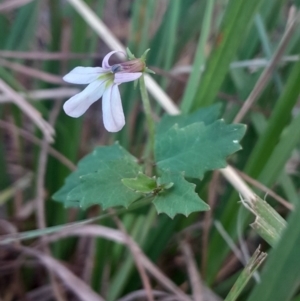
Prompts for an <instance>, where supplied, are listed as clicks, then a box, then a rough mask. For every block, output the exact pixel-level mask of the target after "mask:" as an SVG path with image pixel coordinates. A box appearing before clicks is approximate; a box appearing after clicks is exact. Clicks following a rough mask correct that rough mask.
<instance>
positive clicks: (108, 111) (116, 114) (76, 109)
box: [63, 51, 142, 132]
mask: <svg viewBox="0 0 300 301" xmlns="http://www.w3.org/2000/svg"><path fill="white" fill-rule="evenodd" d="M116 52H121V51H111V52H110V53H108V54H107V55H106V56H105V57H104V59H103V62H102V68H101V67H76V68H74V69H73V70H72V71H71V72H70V73H68V74H67V75H65V76H64V77H63V79H64V81H66V82H68V83H72V84H88V86H87V87H86V88H85V89H84V90H83V91H82V92H80V93H78V94H76V95H74V96H73V97H71V98H70V99H69V100H67V101H66V102H65V104H64V106H63V108H64V111H65V113H66V114H67V115H69V116H71V117H75V118H76V117H79V116H81V115H82V114H84V113H85V111H86V110H87V109H88V108H89V107H90V106H91V105H92V104H93V103H94V102H95V101H97V100H98V99H99V98H100V97H102V112H103V122H104V126H105V128H106V129H107V130H108V131H109V132H118V131H120V130H121V129H122V128H123V126H124V125H125V117H124V112H123V107H122V102H121V97H120V92H119V88H118V85H120V84H122V83H126V82H130V81H134V80H136V79H138V78H139V77H140V76H141V75H142V72H135V70H137V69H136V68H135V69H133V68H130V67H128V66H131V65H132V62H131V61H129V62H125V63H120V64H117V65H113V66H110V65H109V58H110V57H111V56H112V55H113V54H114V53H116ZM122 53H123V52H122ZM129 63H130V64H129ZM126 64H127V65H126ZM126 66H127V67H126ZM140 71H142V69H140Z"/></svg>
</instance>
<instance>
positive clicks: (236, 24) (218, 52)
mask: <svg viewBox="0 0 300 301" xmlns="http://www.w3.org/2000/svg"><path fill="white" fill-rule="evenodd" d="M261 2H262V0H253V1H240V0H231V1H229V4H228V7H227V10H226V13H225V16H224V18H223V22H222V24H221V27H220V32H219V35H218V38H217V39H216V43H215V48H214V50H213V52H212V54H211V56H210V58H209V60H208V63H207V66H206V71H205V72H204V74H203V78H202V81H201V83H200V85H199V87H198V90H197V93H196V97H195V100H194V103H193V106H192V109H193V110H195V109H197V108H198V107H201V106H207V105H209V104H212V103H213V102H214V100H215V97H216V95H217V93H218V91H219V89H220V87H221V85H222V83H223V81H224V78H225V76H226V74H227V72H228V68H229V64H230V63H231V61H232V60H233V59H234V57H235V55H236V52H237V50H238V48H239V46H240V43H241V37H245V36H246V33H247V31H248V28H249V26H250V25H251V23H252V20H253V18H254V16H255V13H256V11H257V9H258V7H259V5H260V4H261Z"/></svg>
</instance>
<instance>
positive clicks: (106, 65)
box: [102, 50, 126, 70]
mask: <svg viewBox="0 0 300 301" xmlns="http://www.w3.org/2000/svg"><path fill="white" fill-rule="evenodd" d="M117 52H120V53H122V54H124V55H125V56H126V53H125V52H123V51H119V50H114V51H111V52H109V53H108V54H107V55H106V56H105V57H104V58H103V61H102V68H104V69H106V70H110V67H111V65H110V64H109V59H110V57H111V56H112V55H113V54H115V53H117Z"/></svg>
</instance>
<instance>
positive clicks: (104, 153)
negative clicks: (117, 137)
mask: <svg viewBox="0 0 300 301" xmlns="http://www.w3.org/2000/svg"><path fill="white" fill-rule="evenodd" d="M120 159H121V160H124V161H125V162H131V163H132V165H133V166H134V167H135V168H137V167H138V165H137V159H136V158H134V157H133V156H132V155H131V154H130V153H128V152H127V151H126V150H125V149H124V148H122V147H121V146H120V145H119V144H118V143H115V144H114V145H111V146H104V147H98V148H96V149H95V150H94V151H93V152H92V153H91V154H89V155H87V156H86V157H84V158H83V159H82V160H80V161H79V164H78V169H77V170H76V171H75V172H73V173H71V174H70V175H69V176H68V177H67V178H66V180H65V184H64V186H63V187H62V188H61V189H59V190H58V191H57V192H56V193H55V194H54V195H53V196H52V198H53V199H54V200H56V201H59V202H62V203H64V205H65V206H66V207H73V206H76V207H77V206H79V205H80V204H79V200H80V197H78V196H77V197H75V192H76V189H77V191H78V195H80V192H81V185H80V184H81V180H80V178H81V177H82V176H84V175H87V174H91V173H93V172H97V171H99V170H102V169H103V168H105V166H106V165H107V164H108V162H111V161H113V162H114V161H116V160H120ZM135 168H134V169H135ZM137 169H138V170H139V168H137ZM136 175H137V173H136V174H132V173H130V175H129V176H130V177H135V176H136ZM125 177H128V176H124V178H125ZM122 185H123V184H122ZM70 191H72V195H73V197H70V196H69V193H70Z"/></svg>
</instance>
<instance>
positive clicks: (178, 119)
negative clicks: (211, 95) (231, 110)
mask: <svg viewBox="0 0 300 301" xmlns="http://www.w3.org/2000/svg"><path fill="white" fill-rule="evenodd" d="M220 111H221V103H217V104H214V105H212V106H209V107H206V108H202V109H200V110H197V111H196V112H194V113H192V114H180V115H177V116H170V115H164V117H163V118H162V119H161V121H160V122H159V124H158V125H157V128H156V131H157V133H158V134H160V133H164V132H165V131H167V130H168V129H169V128H171V127H172V126H173V125H174V124H175V123H177V124H178V127H180V128H182V127H185V126H187V125H190V124H193V123H195V122H203V123H204V124H206V125H208V124H211V123H213V122H215V121H216V120H217V118H218V117H219V116H220Z"/></svg>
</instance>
